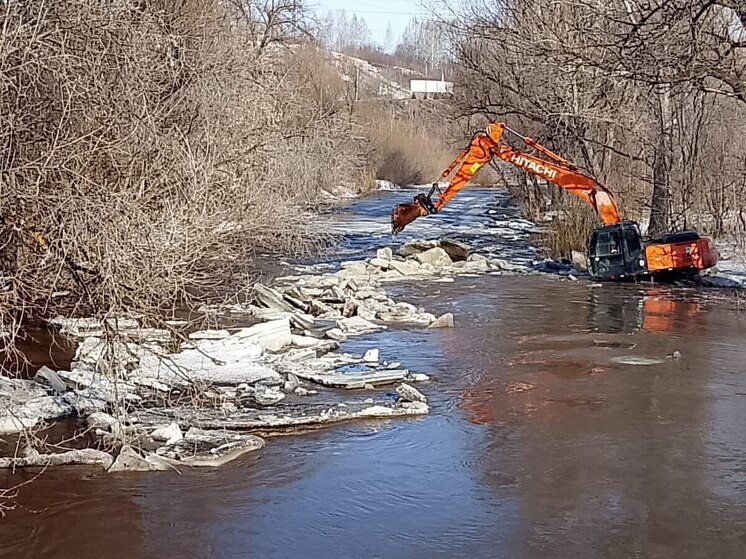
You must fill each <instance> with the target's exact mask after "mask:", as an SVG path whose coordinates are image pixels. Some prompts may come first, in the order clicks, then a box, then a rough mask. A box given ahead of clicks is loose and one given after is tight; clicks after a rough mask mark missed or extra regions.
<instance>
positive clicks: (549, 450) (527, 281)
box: [0, 189, 746, 559]
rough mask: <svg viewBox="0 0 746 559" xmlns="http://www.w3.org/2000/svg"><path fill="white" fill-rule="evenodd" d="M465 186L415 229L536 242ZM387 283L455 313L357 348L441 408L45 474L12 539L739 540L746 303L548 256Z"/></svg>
mask: <svg viewBox="0 0 746 559" xmlns="http://www.w3.org/2000/svg"><path fill="white" fill-rule="evenodd" d="M467 193H468V195H465V196H463V197H462V198H461V200H458V199H457V200H455V201H454V204H453V208H454V210H453V211H451V212H450V213H448V214H445V213H444V214H443V215H442V216H439V217H438V218H432V219H429V220H428V221H427V222H425V223H423V224H422V225H421V226H420V227H415V226H412V228H411V230H408V232H407V235H408V237H407V236H405V237H404V240H406V239H407V238H413V237H416V236H434V235H436V234H441V233H443V234H447V235H449V236H451V237H456V238H459V237H460V238H462V239H464V240H469V241H470V242H471V243H472V245H476V246H479V247H480V249H482V250H490V251H495V252H505V251H508V252H510V254H511V257H512V258H514V259H518V260H520V259H528V258H530V257H531V256H532V250H531V247H530V246H529V245H528V242H527V240H526V237H527V235H526V231H527V230H528V229H529V228H530V224H527V223H525V222H521V221H516V219H515V215H516V214H515V212H516V210H515V208H513V207H512V205H511V203H510V201H509V200H508V199H507V198H506V197H505V196H504V195H502V194H496V193H495V192H494V191H488V190H480V189H472V190H470V191H467ZM465 194H466V193H465ZM405 197H406V194H403V193H401V192H393V193H385V194H380V195H378V196H376V197H372V198H370V199H366V200H364V201H361V202H357V203H355V204H353V205H352V207H351V210H350V212H349V213H348V214H346V215H345V216H344V217H342V218H340V219H341V220H342V221H341V222H340V224H339V227H340V230H342V231H344V232H345V233H346V234H347V240H346V242H345V244H344V247H343V248H344V250H340V251H338V253H337V255H336V258H340V257H342V256H344V257H350V256H355V255H363V254H365V255H369V254H370V252H371V251H372V250H373V249H374V248H375V247H378V246H382V245H383V244H386V243H388V242H390V239H389V238H388V236H387V234H386V229H387V226H388V223H387V213H388V209H389V208H390V205H391V204H392V203H393V202H395V201H400V200H402V199H403V198H405ZM460 209H463V210H467V209H468V212H467V213H466V214H465V215H466V217H463V218H462V217H461V215H460V214H459V210H460ZM330 259H331V258H330ZM391 289H393V290H395V291H396V293H397V295H399V296H402V297H404V298H405V299H407V300H410V301H412V302H416V303H417V304H418V305H420V306H422V307H424V308H425V309H427V310H429V311H431V312H434V313H436V314H440V313H443V312H453V313H454V314H455V316H456V322H457V327H456V328H453V329H445V330H437V331H433V330H427V331H422V330H396V331H393V330H389V331H387V332H383V333H380V334H376V335H371V336H366V337H364V338H363V339H356V340H351V341H348V342H346V343H345V344H344V346H343V349H344V350H348V351H363V350H366V349H369V348H373V347H377V348H380V349H381V358H382V359H388V360H397V361H402V362H403V364H404V365H405V366H407V367H409V368H411V369H413V370H415V371H418V372H426V373H428V374H431V375H432V381H431V382H429V383H425V384H423V385H420V388H421V390H423V392H425V393H426V394H427V395H428V397H429V400H430V403H431V408H432V413H431V415H429V416H427V417H424V418H421V419H415V420H403V421H402V420H397V421H391V422H383V421H379V422H371V423H350V424H346V425H343V426H339V427H335V428H330V429H324V430H317V431H314V432H311V433H306V434H304V435H298V436H288V437H281V438H275V439H271V440H269V441H268V444H267V446H266V448H265V449H264V450H263V451H262V452H261V453H260V454H259V455H255V456H252V457H250V458H247V459H243V460H239V461H237V462H234V463H231V464H229V465H227V466H225V467H223V468H221V469H218V470H215V471H204V470H198V471H185V472H183V474H182V475H177V474H174V473H148V474H127V475H107V474H104V473H101V472H99V471H90V470H81V469H75V468H71V469H64V470H62V469H60V470H55V471H51V472H46V473H44V474H43V475H42V476H40V477H39V478H38V479H36V480H35V481H34V482H33V483H31V484H29V485H28V486H25V487H22V488H21V490H20V495H19V503H20V505H21V507H19V508H18V509H17V510H15V511H11V512H10V513H9V515H8V516H7V518H5V519H4V520H0V533H2V537H3V544H2V549H0V557H14V558H17V557H34V558H46V557H55V558H58V559H64V558H68V557H69V558H76V559H84V558H89V557H90V558H94V557H96V558H98V557H112V558H139V557H159V558H160V557H169V558H170V557H195V558H203V557H230V558H232V557H236V558H239V557H241V558H243V557H261V558H327V557H345V558H357V557H360V558H372V557H380V558H433V557H447V558H456V557H465V558H466V557H479V558H481V557H506V558H524V557H525V558H534V557H536V558H543V557H572V558H577V557H606V558H617V557H618V558H623V557H624V558H627V557H661V558H663V557H677V558H684V557H687V558H688V557H718V558H723V557H733V558H736V557H739V558H740V557H746V452H745V450H746V429H744V425H746V372H745V368H746V366H745V363H746V344H744V332H745V331H746V330H745V328H746V316H744V315H743V313H741V312H739V311H738V310H737V309H736V308H735V307H734V306H733V305H725V304H721V303H719V302H713V300H712V299H710V298H709V297H705V296H702V295H701V294H700V293H698V292H694V291H692V290H687V289H681V288H670V287H660V286H635V285H618V284H604V285H602V286H599V285H597V284H593V283H591V282H589V281H577V282H571V281H568V280H566V279H561V278H559V277H557V276H548V275H541V276H504V277H503V276H482V277H479V278H459V279H457V281H456V283H451V284H447V283H420V284H417V285H400V286H397V287H394V288H391ZM21 475H22V477H19V476H11V475H10V474H2V475H0V486H7V485H9V484H11V483H14V482H17V481H18V480H19V479H28V478H30V477H31V476H32V474H31V473H30V472H24V473H22V474H21Z"/></svg>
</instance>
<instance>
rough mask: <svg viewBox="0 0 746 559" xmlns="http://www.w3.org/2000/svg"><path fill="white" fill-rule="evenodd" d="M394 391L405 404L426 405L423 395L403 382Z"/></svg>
mask: <svg viewBox="0 0 746 559" xmlns="http://www.w3.org/2000/svg"><path fill="white" fill-rule="evenodd" d="M396 391H397V392H398V393H399V397H400V398H401V399H402V400H403V401H405V402H422V403H423V404H426V403H427V398H426V397H425V395H424V394H423V393H422V392H420V391H419V390H417V389H416V388H415V387H414V386H410V385H409V384H407V383H405V382H403V383H401V384H400V385H399V386H397V387H396Z"/></svg>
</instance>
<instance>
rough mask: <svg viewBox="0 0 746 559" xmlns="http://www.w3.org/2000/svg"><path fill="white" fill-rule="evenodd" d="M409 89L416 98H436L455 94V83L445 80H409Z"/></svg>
mask: <svg viewBox="0 0 746 559" xmlns="http://www.w3.org/2000/svg"><path fill="white" fill-rule="evenodd" d="M409 90H410V91H411V92H412V97H413V98H414V99H434V98H436V97H445V96H448V95H453V83H452V82H447V81H445V80H424V79H419V80H409Z"/></svg>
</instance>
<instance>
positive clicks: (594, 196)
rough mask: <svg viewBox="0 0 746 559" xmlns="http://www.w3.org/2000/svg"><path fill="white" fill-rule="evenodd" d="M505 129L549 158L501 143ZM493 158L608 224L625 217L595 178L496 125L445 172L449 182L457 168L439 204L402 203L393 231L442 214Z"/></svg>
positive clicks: (420, 198) (426, 200) (423, 198)
mask: <svg viewBox="0 0 746 559" xmlns="http://www.w3.org/2000/svg"><path fill="white" fill-rule="evenodd" d="M505 130H508V131H510V132H511V133H513V134H515V135H516V136H518V137H519V138H520V139H521V140H522V141H523V143H525V144H526V145H527V146H529V147H531V148H534V149H535V150H536V151H538V152H539V153H541V154H542V155H544V157H545V158H541V157H537V156H535V155H532V154H529V153H523V152H520V151H518V150H516V149H514V148H512V147H511V146H509V145H507V144H505V143H501V139H502V136H503V134H504V132H505ZM493 157H499V158H500V159H502V160H503V161H506V162H507V163H510V164H512V165H515V166H516V167H518V168H520V169H523V170H524V171H526V172H528V173H531V174H533V175H536V176H538V177H540V178H543V179H545V180H547V181H549V182H552V183H554V184H556V185H557V186H559V187H560V188H562V189H564V190H567V191H568V192H570V193H572V194H574V195H575V196H578V197H579V198H581V199H582V200H584V201H585V202H586V203H588V204H589V205H590V206H591V207H592V208H593V209H595V210H596V212H597V213H598V215H599V217H600V218H601V221H602V222H603V223H604V225H611V224H614V223H619V222H620V221H621V217H620V215H619V208H618V207H617V205H616V202H615V200H614V196H613V195H612V194H611V192H609V190H607V189H606V188H605V187H604V186H603V185H601V184H600V183H599V182H598V181H596V180H595V179H594V178H592V177H589V176H588V175H585V174H583V173H582V172H580V171H579V170H578V169H577V167H575V166H574V165H573V164H572V163H570V162H569V161H567V160H566V159H563V158H562V157H560V156H559V155H557V154H556V153H554V152H552V151H551V150H549V149H547V148H545V147H544V146H542V145H541V144H539V143H538V142H536V141H535V140H532V139H531V138H526V137H524V136H521V135H520V134H518V133H517V132H514V131H513V130H510V129H509V128H507V127H506V126H505V125H504V124H502V123H492V124H490V125H489V126H488V127H487V130H486V131H484V132H479V133H477V134H476V135H475V136H474V137H473V138H472V139H471V141H470V142H469V146H468V147H467V148H466V149H464V150H463V151H461V153H459V155H458V156H457V157H456V159H454V161H453V162H452V163H451V164H450V165H449V166H448V168H447V169H446V170H445V171H443V173H442V175H441V178H443V179H447V178H448V177H449V176H450V175H451V174H452V173H453V171H454V169H457V168H458V169H457V170H456V172H455V174H454V175H453V177H452V178H451V181H450V182H449V183H448V186H447V187H446V189H445V190H443V191H442V192H439V196H438V200H437V202H435V203H434V202H433V201H432V199H431V196H432V194H433V192H434V190H435V189H436V187H434V188H433V190H431V191H430V194H427V195H426V194H418V195H417V196H415V198H414V200H413V201H412V202H411V203H408V204H399V205H397V206H396V207H394V209H393V211H392V212H391V229H392V232H393V233H394V234H397V233H399V232H401V231H402V230H403V229H404V227H406V226H407V225H408V224H410V223H411V222H412V221H414V220H415V219H417V218H418V217H420V216H422V215H428V214H431V213H437V212H439V211H440V210H441V209H442V208H443V207H444V206H445V205H446V204H447V203H448V202H449V201H450V200H451V199H452V198H453V197H454V196H455V195H456V194H457V193H458V192H459V191H460V190H461V189H462V188H463V187H464V186H466V184H467V183H468V182H469V181H470V180H471V179H472V177H474V175H475V174H476V173H477V172H478V171H479V169H481V168H482V167H483V166H484V165H486V164H487V163H489V162H490V161H491V160H492V158H493Z"/></svg>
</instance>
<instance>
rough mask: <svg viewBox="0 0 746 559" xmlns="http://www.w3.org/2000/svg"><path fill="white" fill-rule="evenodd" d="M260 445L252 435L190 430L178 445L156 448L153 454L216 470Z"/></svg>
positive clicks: (262, 442)
mask: <svg viewBox="0 0 746 559" xmlns="http://www.w3.org/2000/svg"><path fill="white" fill-rule="evenodd" d="M263 446H264V439H261V438H259V437H257V436H255V435H244V434H241V433H237V432H235V431H222V430H221V431H217V430H215V431H205V430H202V429H197V428H195V427H192V428H191V429H189V431H188V432H187V434H186V436H185V437H184V438H183V439H182V440H180V441H179V442H177V443H175V444H170V445H167V446H163V447H161V448H159V449H158V450H157V455H158V456H161V457H164V458H168V459H171V460H178V461H179V462H181V463H183V464H186V465H187V466H207V467H210V466H211V467H218V466H222V465H223V464H225V463H226V462H230V461H231V460H235V459H236V458H238V457H239V456H241V455H242V454H245V453H247V452H252V451H255V450H259V449H260V448H262V447H263Z"/></svg>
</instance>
